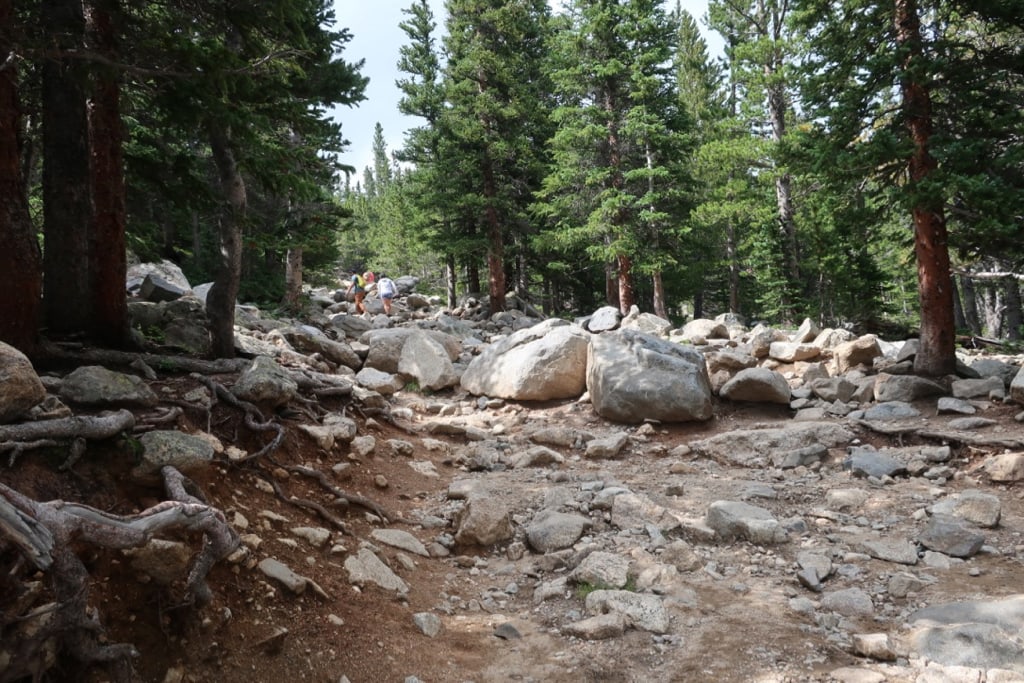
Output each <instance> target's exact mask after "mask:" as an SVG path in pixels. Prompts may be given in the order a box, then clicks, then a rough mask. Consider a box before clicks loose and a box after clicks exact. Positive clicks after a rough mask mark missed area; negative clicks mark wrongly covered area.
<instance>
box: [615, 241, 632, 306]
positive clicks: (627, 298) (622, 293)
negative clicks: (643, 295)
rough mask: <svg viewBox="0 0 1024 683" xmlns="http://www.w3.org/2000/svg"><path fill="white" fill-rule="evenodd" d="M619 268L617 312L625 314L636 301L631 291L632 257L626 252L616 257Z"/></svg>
mask: <svg viewBox="0 0 1024 683" xmlns="http://www.w3.org/2000/svg"><path fill="white" fill-rule="evenodd" d="M616 263H617V264H618V270H619V312H620V313H622V315H627V314H628V313H629V311H630V310H631V309H632V308H633V305H634V304H635V303H636V296H635V292H634V291H633V259H631V258H630V257H629V256H627V255H626V254H619V255H618V256H617V257H616Z"/></svg>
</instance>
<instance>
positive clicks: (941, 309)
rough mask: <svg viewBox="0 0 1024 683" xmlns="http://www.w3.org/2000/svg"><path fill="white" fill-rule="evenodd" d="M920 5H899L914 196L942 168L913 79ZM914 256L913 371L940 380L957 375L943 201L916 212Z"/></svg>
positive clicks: (920, 86)
mask: <svg viewBox="0 0 1024 683" xmlns="http://www.w3.org/2000/svg"><path fill="white" fill-rule="evenodd" d="M917 12H918V10H917V2H916V0H896V32H897V42H898V43H899V46H900V48H901V49H902V50H903V51H904V54H905V55H906V57H905V58H904V62H903V75H902V78H901V84H900V85H901V91H902V98H903V101H902V108H903V112H904V115H905V118H906V121H907V127H908V129H909V131H910V136H911V139H912V140H913V143H914V153H913V156H912V157H911V158H910V160H909V164H908V168H909V171H910V182H911V184H912V186H913V187H912V188H911V189H910V191H912V192H913V191H917V187H919V186H920V185H921V184H922V183H923V182H924V181H926V180H928V179H929V177H930V176H931V175H933V174H934V172H935V171H936V169H937V168H938V164H937V162H936V161H935V158H934V157H933V156H932V155H931V153H930V151H929V145H930V142H931V136H932V103H931V93H930V92H929V90H928V86H927V85H926V84H925V83H923V82H922V81H921V80H920V77H919V76H917V75H915V71H916V68H917V63H918V62H920V61H921V60H923V59H924V48H923V45H922V38H921V22H920V19H919V18H918V15H917ZM913 217H914V254H915V255H916V256H917V281H918V290H919V291H918V296H919V297H920V302H921V350H920V351H919V352H918V354H917V356H916V358H915V360H914V371H915V372H917V373H918V374H921V375H929V376H935V377H937V376H941V375H947V374H952V373H954V372H955V371H956V346H955V344H956V327H955V325H954V322H953V282H952V274H951V273H950V262H949V244H948V235H947V231H946V214H945V211H944V209H943V205H942V199H941V198H939V197H932V198H926V197H919V198H918V199H916V200H915V205H914V207H913Z"/></svg>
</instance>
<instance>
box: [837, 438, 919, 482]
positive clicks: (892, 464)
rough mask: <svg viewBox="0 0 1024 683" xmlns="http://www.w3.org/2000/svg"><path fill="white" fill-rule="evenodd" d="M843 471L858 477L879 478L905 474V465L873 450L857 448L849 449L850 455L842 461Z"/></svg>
mask: <svg viewBox="0 0 1024 683" xmlns="http://www.w3.org/2000/svg"><path fill="white" fill-rule="evenodd" d="M843 469H845V470H849V471H850V472H852V473H853V474H854V475H856V476H858V477H878V478H881V477H893V476H896V475H898V474H905V473H906V471H907V465H906V463H904V462H902V461H900V460H897V459H895V458H892V457H890V456H888V455H885V454H884V453H881V452H880V451H876V450H874V449H873V448H870V447H860V446H859V447H856V448H852V449H850V454H849V455H848V456H847V457H846V459H845V460H843Z"/></svg>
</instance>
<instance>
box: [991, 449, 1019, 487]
mask: <svg viewBox="0 0 1024 683" xmlns="http://www.w3.org/2000/svg"><path fill="white" fill-rule="evenodd" d="M983 467H984V469H985V472H986V473H987V474H988V476H989V478H991V479H992V481H999V482H1011V481H1021V480H1024V453H1000V454H999V455H994V456H992V457H990V458H988V459H987V460H986V461H985V464H984V466H983Z"/></svg>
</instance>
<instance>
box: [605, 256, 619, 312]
mask: <svg viewBox="0 0 1024 683" xmlns="http://www.w3.org/2000/svg"><path fill="white" fill-rule="evenodd" d="M604 293H605V297H604V298H605V301H607V302H608V305H609V306H614V307H615V308H618V307H619V281H618V278H617V277H616V275H615V264H614V263H612V262H610V261H608V262H606V263H605V264H604Z"/></svg>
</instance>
